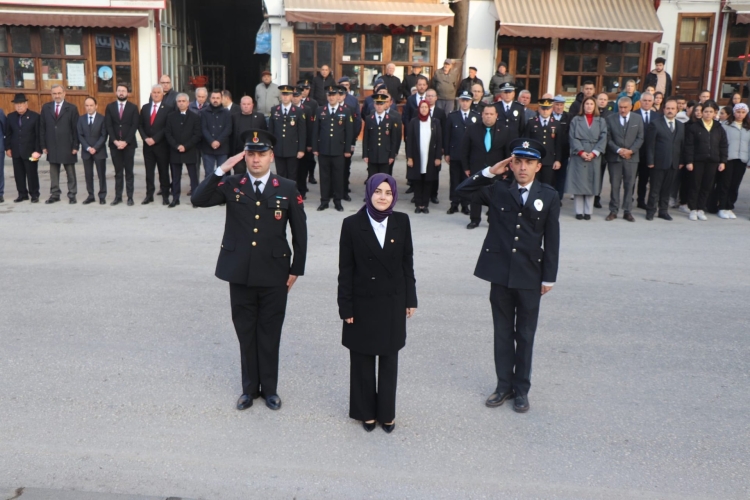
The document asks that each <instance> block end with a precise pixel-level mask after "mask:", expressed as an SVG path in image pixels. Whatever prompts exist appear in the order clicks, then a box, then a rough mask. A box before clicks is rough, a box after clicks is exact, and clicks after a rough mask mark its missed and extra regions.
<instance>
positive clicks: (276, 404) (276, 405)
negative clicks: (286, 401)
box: [266, 394, 281, 410]
mask: <svg viewBox="0 0 750 500" xmlns="http://www.w3.org/2000/svg"><path fill="white" fill-rule="evenodd" d="M266 406H268V407H269V408H270V409H272V410H278V409H280V408H281V398H280V397H279V396H278V395H276V394H274V395H273V396H268V397H267V398H266Z"/></svg>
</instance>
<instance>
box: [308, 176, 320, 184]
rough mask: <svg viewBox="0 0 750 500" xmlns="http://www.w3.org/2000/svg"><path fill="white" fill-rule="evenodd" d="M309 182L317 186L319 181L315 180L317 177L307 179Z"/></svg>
mask: <svg viewBox="0 0 750 500" xmlns="http://www.w3.org/2000/svg"><path fill="white" fill-rule="evenodd" d="M307 182H309V183H310V184H317V183H318V181H316V180H315V177H310V178H309V179H307Z"/></svg>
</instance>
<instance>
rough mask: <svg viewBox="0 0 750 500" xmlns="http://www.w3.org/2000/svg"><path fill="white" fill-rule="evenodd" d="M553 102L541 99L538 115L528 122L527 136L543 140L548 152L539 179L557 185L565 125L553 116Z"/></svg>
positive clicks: (543, 160)
mask: <svg viewBox="0 0 750 500" xmlns="http://www.w3.org/2000/svg"><path fill="white" fill-rule="evenodd" d="M552 104H553V101H552V99H551V98H542V99H541V100H540V101H539V111H538V112H537V116H535V117H534V118H533V119H531V120H529V121H528V123H526V137H528V138H530V139H534V140H537V141H539V142H541V143H542V146H544V149H545V151H546V152H547V153H546V154H545V155H544V157H543V158H542V169H541V170H540V171H539V174H538V175H537V179H538V180H539V181H540V182H543V183H545V184H549V185H550V186H555V172H557V171H558V170H560V166H561V165H562V157H563V154H564V150H563V149H562V145H563V137H562V136H561V134H560V132H561V131H562V129H564V127H563V126H561V125H560V124H559V123H558V122H557V121H556V120H555V118H554V117H553V116H552ZM568 154H569V153H568Z"/></svg>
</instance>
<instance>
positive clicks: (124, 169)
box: [109, 146, 135, 199]
mask: <svg viewBox="0 0 750 500" xmlns="http://www.w3.org/2000/svg"><path fill="white" fill-rule="evenodd" d="M109 156H110V157H111V158H112V165H114V167H115V198H119V199H122V185H123V182H122V181H123V173H124V174H125V186H126V194H127V196H128V199H130V198H132V197H133V189H134V184H135V183H134V181H133V179H134V177H133V164H134V163H135V147H130V146H128V147H127V148H125V149H117V148H113V147H110V148H109Z"/></svg>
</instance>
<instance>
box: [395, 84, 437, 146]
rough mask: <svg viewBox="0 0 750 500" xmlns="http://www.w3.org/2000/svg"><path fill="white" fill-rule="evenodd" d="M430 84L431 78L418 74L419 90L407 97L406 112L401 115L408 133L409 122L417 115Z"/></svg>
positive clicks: (405, 138) (417, 85)
mask: <svg viewBox="0 0 750 500" xmlns="http://www.w3.org/2000/svg"><path fill="white" fill-rule="evenodd" d="M428 86H429V80H427V77H426V76H424V75H417V83H416V87H417V92H416V93H414V94H411V95H410V96H409V97H407V98H406V104H404V112H403V115H402V116H401V119H402V121H403V123H404V133H406V126H407V125H408V124H409V122H410V121H411V120H412V118H415V117H416V116H417V110H418V108H419V103H420V102H422V101H424V100H425V97H426V96H425V93H426V92H427V88H428ZM436 99H437V97H436ZM404 140H405V141H406V140H407V137H406V136H404Z"/></svg>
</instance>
